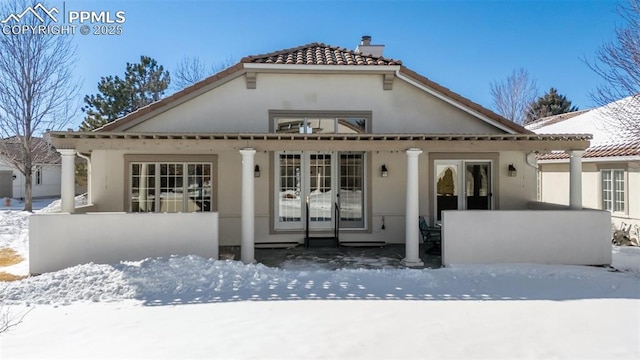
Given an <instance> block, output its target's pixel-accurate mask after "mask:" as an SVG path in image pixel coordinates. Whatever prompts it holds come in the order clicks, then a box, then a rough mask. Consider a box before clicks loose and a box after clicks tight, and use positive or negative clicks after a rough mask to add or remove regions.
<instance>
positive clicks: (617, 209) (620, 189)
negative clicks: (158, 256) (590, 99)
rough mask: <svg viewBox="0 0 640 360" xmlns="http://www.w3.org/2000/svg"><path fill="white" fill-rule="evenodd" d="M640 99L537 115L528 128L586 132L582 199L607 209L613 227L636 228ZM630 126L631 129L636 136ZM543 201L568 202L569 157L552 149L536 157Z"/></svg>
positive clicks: (639, 211) (639, 193)
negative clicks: (593, 107)
mask: <svg viewBox="0 0 640 360" xmlns="http://www.w3.org/2000/svg"><path fill="white" fill-rule="evenodd" d="M639 101H640V99H639V98H638V97H637V96H631V97H627V98H624V99H621V100H619V101H616V102H614V103H611V104H609V105H607V106H603V107H599V108H596V109H593V110H589V111H578V112H573V113H568V114H562V115H555V116H551V117H547V118H544V119H540V120H538V121H536V122H534V123H532V124H530V125H527V128H528V129H529V130H532V131H534V132H536V133H538V134H551V133H557V132H562V133H589V134H593V139H592V140H591V145H590V146H589V147H588V148H587V149H586V150H585V152H584V154H583V155H582V183H583V187H582V203H583V206H585V207H588V208H592V209H602V210H607V211H609V212H611V219H612V221H613V227H614V228H616V229H619V228H620V227H621V226H622V225H623V223H624V224H625V225H626V226H625V227H627V226H628V225H636V226H640V137H638V135H637V134H638V131H639V130H640V112H639V110H640V103H639ZM633 128H635V135H634V131H633ZM538 166H539V167H538V169H539V175H538V176H539V189H540V198H541V201H544V202H548V203H556V204H565V205H566V204H568V203H569V197H568V196H567V194H566V192H564V191H562V187H563V186H566V185H567V184H568V183H569V157H568V155H567V154H566V153H562V152H552V153H547V154H541V155H540V156H539V157H538Z"/></svg>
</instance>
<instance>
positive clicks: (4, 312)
mask: <svg viewBox="0 0 640 360" xmlns="http://www.w3.org/2000/svg"><path fill="white" fill-rule="evenodd" d="M32 309H33V308H30V309H28V310H25V311H20V312H17V313H15V312H11V311H9V309H8V308H6V307H4V306H3V305H2V304H0V334H2V333H4V332H7V331H9V330H10V329H11V328H12V327H14V326H17V325H19V324H20V323H21V322H22V320H24V317H25V316H27V314H28V313H29V312H30V311H31V310H32Z"/></svg>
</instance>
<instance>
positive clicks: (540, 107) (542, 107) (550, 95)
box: [525, 88, 578, 124]
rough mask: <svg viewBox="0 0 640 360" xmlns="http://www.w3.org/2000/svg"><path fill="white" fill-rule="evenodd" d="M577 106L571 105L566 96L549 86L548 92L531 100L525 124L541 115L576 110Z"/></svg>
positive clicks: (541, 116) (539, 117)
mask: <svg viewBox="0 0 640 360" xmlns="http://www.w3.org/2000/svg"><path fill="white" fill-rule="evenodd" d="M577 110H578V107H577V106H572V105H571V101H569V100H568V99H567V97H566V96H564V95H560V94H558V90H556V89H554V88H551V89H549V92H547V93H546V94H544V95H543V96H541V97H539V98H538V100H536V101H535V102H533V103H532V104H531V106H530V107H529V110H528V111H527V119H526V121H525V124H528V123H531V122H533V121H535V120H537V119H541V118H543V117H547V116H551V115H558V114H564V113H568V112H573V111H577Z"/></svg>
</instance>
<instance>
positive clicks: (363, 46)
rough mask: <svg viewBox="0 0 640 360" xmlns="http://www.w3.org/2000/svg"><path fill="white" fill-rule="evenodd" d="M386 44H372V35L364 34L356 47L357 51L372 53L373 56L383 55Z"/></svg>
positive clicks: (366, 53) (365, 53) (364, 53)
mask: <svg viewBox="0 0 640 360" xmlns="http://www.w3.org/2000/svg"><path fill="white" fill-rule="evenodd" d="M382 51H384V45H371V36H369V35H363V36H362V40H361V41H360V45H358V46H357V47H356V50H355V52H357V53H360V54H362V55H371V56H373V57H382Z"/></svg>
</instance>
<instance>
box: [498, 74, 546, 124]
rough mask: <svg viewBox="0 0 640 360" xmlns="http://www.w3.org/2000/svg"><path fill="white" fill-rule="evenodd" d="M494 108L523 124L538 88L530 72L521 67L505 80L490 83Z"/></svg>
mask: <svg viewBox="0 0 640 360" xmlns="http://www.w3.org/2000/svg"><path fill="white" fill-rule="evenodd" d="M490 88H491V96H492V97H493V105H494V109H495V110H496V111H497V112H498V113H499V114H500V115H502V116H504V117H505V118H507V119H509V120H511V121H513V122H515V123H517V124H523V123H524V121H525V118H526V112H527V109H528V108H529V106H530V105H531V103H533V101H535V99H536V97H537V94H538V88H537V85H536V81H535V80H534V79H532V78H531V76H530V75H529V72H527V71H526V70H525V69H523V68H520V69H517V70H513V71H512V72H511V74H510V75H509V76H507V78H506V79H505V80H501V81H497V82H496V81H494V82H492V83H491V84H490Z"/></svg>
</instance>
